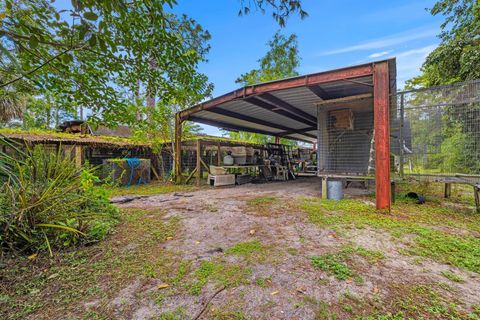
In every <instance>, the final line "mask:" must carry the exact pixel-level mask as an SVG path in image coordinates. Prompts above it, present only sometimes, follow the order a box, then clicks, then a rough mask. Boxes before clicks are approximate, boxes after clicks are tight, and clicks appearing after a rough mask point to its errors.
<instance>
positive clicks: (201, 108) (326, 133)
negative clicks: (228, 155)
mask: <svg viewBox="0 0 480 320" xmlns="http://www.w3.org/2000/svg"><path fill="white" fill-rule="evenodd" d="M395 92H396V63H395V59H389V60H383V61H376V62H371V63H366V64H362V65H357V66H352V67H346V68H341V69H335V70H331V71H325V72H319V73H313V74H307V75H302V76H298V77H293V78H288V79H282V80H278V81H272V82H267V83H260V84H256V85H251V86H246V87H243V88H240V89H237V90H234V91H232V92H229V93H227V94H224V95H222V96H219V97H216V98H214V99H211V100H209V101H206V102H203V103H200V104H198V105H195V106H193V107H191V108H189V109H186V110H184V111H181V112H179V113H177V114H176V137H175V138H176V148H178V149H177V150H176V151H177V152H178V151H179V150H180V149H179V148H180V146H181V143H180V141H181V127H182V122H183V121H186V120H189V121H194V122H198V123H204V124H208V125H212V126H216V127H220V128H224V129H227V130H228V129H229V130H239V131H246V132H256V133H262V134H267V135H271V136H275V137H284V138H289V139H295V140H300V141H305V142H311V143H315V142H316V143H317V144H318V149H317V150H318V171H319V173H323V174H325V175H331V174H356V175H360V174H364V175H368V174H370V173H371V174H372V175H373V174H375V180H376V195H377V207H378V208H380V209H385V208H389V207H390V201H391V200H390V195H391V189H390V188H391V187H390V132H389V120H390V117H391V116H395V115H396V109H395V108H396V106H395V104H394V103H392V104H390V98H389V97H390V94H394V93H395ZM343 109H345V110H349V111H346V112H345V113H344V115H343V117H344V119H339V117H340V115H339V114H340V113H341V112H340V113H339V112H335V110H343ZM335 113H336V114H337V116H335ZM339 122H343V123H344V125H343V126H341V125H339ZM345 123H347V124H349V125H347V126H345ZM178 154H179V153H178ZM175 170H176V177H177V178H178V179H179V178H180V177H181V162H180V159H177V161H176V163H175Z"/></svg>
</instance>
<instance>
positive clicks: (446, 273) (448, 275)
mask: <svg viewBox="0 0 480 320" xmlns="http://www.w3.org/2000/svg"><path fill="white" fill-rule="evenodd" d="M442 275H443V276H444V277H445V278H447V279H448V280H451V281H453V282H465V279H464V278H463V277H462V276H460V275H458V274H456V273H453V272H451V271H448V270H446V271H442Z"/></svg>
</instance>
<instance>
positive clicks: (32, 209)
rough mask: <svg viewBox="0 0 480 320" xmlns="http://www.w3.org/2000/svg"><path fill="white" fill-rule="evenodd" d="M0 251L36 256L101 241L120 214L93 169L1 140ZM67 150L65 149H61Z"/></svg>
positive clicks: (58, 153) (67, 158) (53, 154)
mask: <svg viewBox="0 0 480 320" xmlns="http://www.w3.org/2000/svg"><path fill="white" fill-rule="evenodd" d="M0 145H3V146H4V148H5V147H6V151H1V152H0V247H1V248H2V251H3V250H4V249H10V250H20V251H25V252H32V251H38V250H46V249H48V250H49V252H50V254H52V249H53V248H58V247H63V246H69V245H72V244H76V243H79V242H80V241H85V240H88V241H91V240H95V239H101V238H103V237H104V236H105V234H106V233H107V232H108V230H109V229H110V227H111V225H112V224H113V223H114V222H115V219H116V215H117V209H116V208H115V207H114V206H113V205H112V204H110V202H109V200H108V194H107V193H106V191H105V190H104V188H102V187H101V186H97V185H96V184H95V183H96V182H97V181H99V180H98V178H97V177H96V176H95V175H94V174H93V171H92V170H93V169H91V168H77V167H76V166H75V164H74V163H73V162H72V161H71V159H70V157H67V156H66V155H63V154H62V153H61V152H60V151H58V152H49V151H47V150H45V148H44V147H42V146H36V147H34V148H30V147H28V146H25V147H22V146H20V145H19V144H18V143H15V142H13V141H11V140H9V139H7V138H3V137H0ZM59 150H61V148H59Z"/></svg>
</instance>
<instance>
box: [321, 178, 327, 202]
mask: <svg viewBox="0 0 480 320" xmlns="http://www.w3.org/2000/svg"><path fill="white" fill-rule="evenodd" d="M322 199H327V177H322Z"/></svg>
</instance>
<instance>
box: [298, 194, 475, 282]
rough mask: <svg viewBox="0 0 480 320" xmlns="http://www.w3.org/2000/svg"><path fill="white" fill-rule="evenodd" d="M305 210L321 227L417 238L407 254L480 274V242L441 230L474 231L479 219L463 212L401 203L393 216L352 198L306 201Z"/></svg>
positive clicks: (468, 236) (303, 206)
mask: <svg viewBox="0 0 480 320" xmlns="http://www.w3.org/2000/svg"><path fill="white" fill-rule="evenodd" d="M302 208H303V209H304V210H305V211H306V212H307V213H308V215H309V219H310V221H311V222H312V223H315V224H317V225H320V226H322V227H329V228H333V229H338V230H345V229H348V228H367V227H368V228H371V229H380V230H384V231H387V232H389V233H390V234H391V235H392V236H394V237H399V238H400V237H402V236H406V235H414V237H413V240H412V241H411V243H410V245H409V246H408V247H407V248H406V250H404V252H405V253H408V254H412V255H417V256H422V257H428V258H431V259H434V260H436V261H439V262H442V263H448V264H451V265H453V266H456V267H460V268H464V269H467V270H470V271H474V272H477V273H480V239H479V238H476V237H474V236H473V235H463V234H462V235H460V234H459V235H457V234H454V233H451V232H448V231H443V230H442V229H441V228H439V226H442V225H448V224H455V222H458V226H462V227H464V228H466V229H468V230H471V231H475V230H476V229H477V228H478V225H480V224H479V221H480V219H472V218H473V217H471V216H469V215H466V214H464V213H458V212H453V211H452V210H448V211H447V212H448V215H447V213H446V211H445V209H444V208H441V207H438V206H436V205H430V206H427V205H423V206H419V205H412V204H401V205H399V206H394V208H393V213H392V214H383V213H377V212H376V210H375V207H374V206H373V205H370V204H368V203H364V202H362V201H361V200H350V199H345V200H341V201H328V200H321V199H306V200H305V201H304V202H303V204H302ZM472 220H475V221H472ZM446 221H449V222H446Z"/></svg>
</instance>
